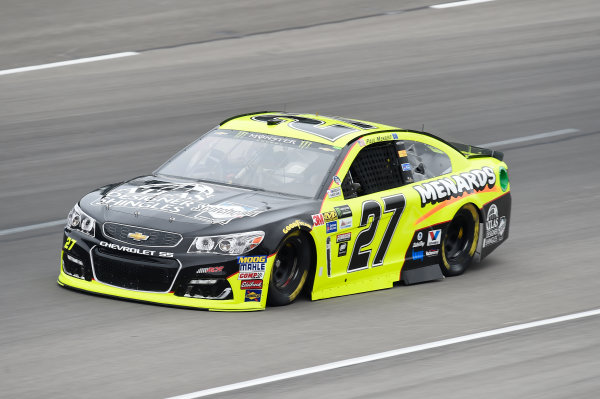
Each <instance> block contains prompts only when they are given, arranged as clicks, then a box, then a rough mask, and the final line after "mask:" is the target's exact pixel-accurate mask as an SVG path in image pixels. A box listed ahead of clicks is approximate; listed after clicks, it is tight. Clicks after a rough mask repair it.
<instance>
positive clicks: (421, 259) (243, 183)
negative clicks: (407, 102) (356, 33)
mask: <svg viewBox="0 0 600 399" xmlns="http://www.w3.org/2000/svg"><path fill="white" fill-rule="evenodd" d="M502 158H503V155H502V153H500V152H497V151H492V150H489V149H484V148H479V147H474V146H467V145H463V144H457V143H449V142H446V141H444V140H442V139H441V138H439V137H436V136H434V135H432V134H428V133H425V132H418V131H409V130H404V129H399V128H395V127H392V126H386V125H382V124H378V123H372V122H365V121H358V120H351V119H345V118H340V117H324V116H321V115H314V114H292V113H282V112H260V113H254V114H246V115H240V116H236V117H233V118H230V119H227V120H225V121H224V122H222V123H221V124H220V125H219V126H217V127H216V128H214V129H213V130H211V131H209V132H208V133H206V134H204V135H203V136H201V137H200V138H199V139H198V140H196V141H195V142H193V143H192V144H190V145H189V146H188V147H186V148H185V149H183V150H182V151H181V152H179V153H178V154H176V155H175V156H174V157H173V158H171V159H170V160H169V161H168V162H166V163H165V164H164V165H163V166H161V167H160V168H159V169H157V170H156V171H155V172H154V173H153V174H151V175H149V176H142V177H137V178H134V179H132V180H128V181H125V182H120V183H116V184H112V185H108V186H105V187H102V188H99V189H97V190H95V191H93V192H91V193H89V194H87V195H86V196H85V197H83V198H82V199H81V200H80V201H79V202H78V203H77V204H76V205H75V207H74V208H73V209H72V210H71V212H70V213H69V216H68V219H67V224H66V227H65V231H64V239H63V243H62V252H61V262H60V275H59V277H58V283H59V284H60V285H62V286H65V287H69V288H73V289H77V290H82V291H87V292H92V293H96V294H102V295H107V296H113V297H120V298H127V299H131V300H138V301H145V302H153V303H159V304H164V305H172V306H182V307H192V308H204V309H210V310H259V309H264V308H265V307H266V305H267V304H269V305H286V304H288V303H290V302H292V301H294V300H295V299H296V297H297V296H298V294H299V293H300V292H302V291H303V290H304V292H306V293H307V294H308V295H309V296H310V298H311V299H313V300H315V299H322V298H330V297H336V296H341V295H348V294H355V293H360V292H366V291H372V290H379V289H384V288H390V287H392V286H393V284H394V283H397V282H400V281H401V282H403V283H405V284H414V283H419V282H424V281H431V280H438V279H442V278H444V276H455V275H459V274H461V273H463V272H464V271H465V269H466V268H467V267H468V266H469V264H470V263H471V262H472V261H473V260H480V259H482V258H484V257H485V256H487V255H488V254H490V252H492V251H493V250H494V249H495V248H497V247H498V246H499V245H500V244H501V243H502V242H504V240H506V239H507V237H508V226H509V221H510V210H511V195H510V184H509V180H508V171H507V166H506V164H505V163H504V162H503V161H502Z"/></svg>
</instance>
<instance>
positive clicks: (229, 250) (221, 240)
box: [188, 231, 265, 255]
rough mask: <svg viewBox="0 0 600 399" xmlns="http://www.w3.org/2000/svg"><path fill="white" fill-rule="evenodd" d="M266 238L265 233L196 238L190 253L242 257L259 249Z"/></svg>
mask: <svg viewBox="0 0 600 399" xmlns="http://www.w3.org/2000/svg"><path fill="white" fill-rule="evenodd" d="M264 237H265V232H264V231H249V232H243V233H234V234H226V235H219V236H206V237H196V238H194V241H193V242H192V245H190V248H189V249H188V253H203V254H219V255H242V254H245V253H246V252H249V251H251V250H253V249H254V248H256V247H258V246H259V245H260V243H261V242H262V240H263V238H264Z"/></svg>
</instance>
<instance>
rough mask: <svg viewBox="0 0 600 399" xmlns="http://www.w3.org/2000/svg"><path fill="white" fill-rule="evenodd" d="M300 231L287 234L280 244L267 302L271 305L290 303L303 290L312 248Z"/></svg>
mask: <svg viewBox="0 0 600 399" xmlns="http://www.w3.org/2000/svg"><path fill="white" fill-rule="evenodd" d="M307 244H308V243H307V241H306V240H305V239H304V238H303V237H302V234H301V233H300V232H299V231H295V232H293V233H291V234H289V235H288V236H286V237H285V238H284V240H283V242H282V243H281V245H280V246H279V250H278V251H277V255H275V261H274V262H273V270H272V272H271V280H270V282H269V295H268V296H267V303H268V304H269V305H271V306H283V305H288V304H290V303H292V302H294V300H295V299H296V298H297V297H298V294H300V292H301V291H302V288H303V287H304V283H305V282H306V278H307V276H308V270H309V267H310V263H311V255H310V248H309V246H308V245H307Z"/></svg>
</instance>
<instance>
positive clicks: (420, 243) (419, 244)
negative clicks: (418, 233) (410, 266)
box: [412, 241, 425, 248]
mask: <svg viewBox="0 0 600 399" xmlns="http://www.w3.org/2000/svg"><path fill="white" fill-rule="evenodd" d="M424 246H425V241H417V242H414V243H413V245H412V247H413V248H420V247H424Z"/></svg>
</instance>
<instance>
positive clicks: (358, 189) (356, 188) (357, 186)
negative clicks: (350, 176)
mask: <svg viewBox="0 0 600 399" xmlns="http://www.w3.org/2000/svg"><path fill="white" fill-rule="evenodd" d="M350 187H352V192H353V193H355V194H356V195H358V194H359V193H360V192H361V191H362V186H361V185H360V183H352V184H351V185H350Z"/></svg>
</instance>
